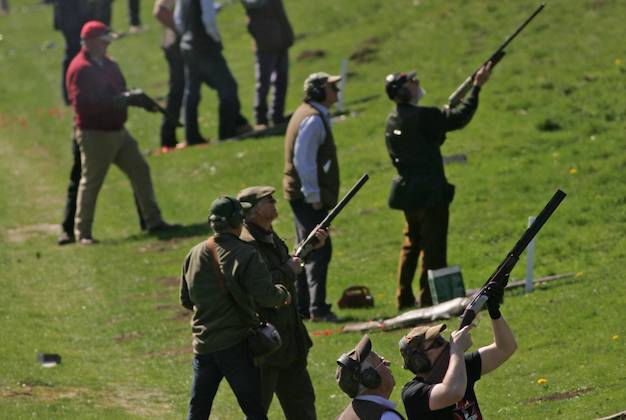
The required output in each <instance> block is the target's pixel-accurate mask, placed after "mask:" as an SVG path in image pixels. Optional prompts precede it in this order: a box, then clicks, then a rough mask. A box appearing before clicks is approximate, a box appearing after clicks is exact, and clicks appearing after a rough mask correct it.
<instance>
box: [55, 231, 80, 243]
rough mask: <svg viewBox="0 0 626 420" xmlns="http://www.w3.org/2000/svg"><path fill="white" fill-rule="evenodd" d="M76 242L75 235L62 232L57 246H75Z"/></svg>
mask: <svg viewBox="0 0 626 420" xmlns="http://www.w3.org/2000/svg"><path fill="white" fill-rule="evenodd" d="M74 242H76V238H75V237H74V235H72V234H69V233H67V232H62V233H61V234H60V235H59V238H58V239H57V244H59V245H67V244H73V243H74Z"/></svg>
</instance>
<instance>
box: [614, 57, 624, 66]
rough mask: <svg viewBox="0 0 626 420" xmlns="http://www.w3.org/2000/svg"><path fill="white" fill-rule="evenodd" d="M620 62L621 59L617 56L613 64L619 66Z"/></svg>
mask: <svg viewBox="0 0 626 420" xmlns="http://www.w3.org/2000/svg"><path fill="white" fill-rule="evenodd" d="M620 64H622V60H620V59H619V58H616V59H615V65H616V66H619V65H620Z"/></svg>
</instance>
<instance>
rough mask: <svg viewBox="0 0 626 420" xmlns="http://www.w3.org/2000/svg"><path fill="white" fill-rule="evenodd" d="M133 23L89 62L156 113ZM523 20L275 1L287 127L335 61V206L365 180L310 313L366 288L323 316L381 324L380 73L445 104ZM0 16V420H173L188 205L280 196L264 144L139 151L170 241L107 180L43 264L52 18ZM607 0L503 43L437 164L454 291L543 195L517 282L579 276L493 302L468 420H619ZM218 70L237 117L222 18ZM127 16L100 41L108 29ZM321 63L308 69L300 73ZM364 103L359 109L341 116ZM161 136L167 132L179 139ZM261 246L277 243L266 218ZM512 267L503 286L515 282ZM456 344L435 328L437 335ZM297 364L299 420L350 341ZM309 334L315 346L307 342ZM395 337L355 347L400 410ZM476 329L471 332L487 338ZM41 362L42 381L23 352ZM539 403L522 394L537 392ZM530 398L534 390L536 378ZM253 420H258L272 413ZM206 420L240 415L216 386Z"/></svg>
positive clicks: (23, 10) (233, 8) (232, 43)
mask: <svg viewBox="0 0 626 420" xmlns="http://www.w3.org/2000/svg"><path fill="white" fill-rule="evenodd" d="M151 3H152V2H150V1H144V2H143V4H142V8H143V9H142V15H143V20H144V23H145V24H146V25H147V30H146V31H145V32H143V33H142V34H140V35H138V36H129V37H126V38H123V39H121V40H119V41H117V42H115V43H114V44H112V45H111V47H110V54H111V55H112V56H113V57H114V58H115V59H116V60H118V62H119V63H120V66H121V68H122V70H123V72H124V74H125V76H126V79H127V81H128V83H129V85H130V86H133V87H141V88H143V89H144V90H146V91H147V92H148V93H150V94H152V95H155V96H162V95H164V94H165V92H166V89H167V86H166V78H167V69H166V65H165V61H164V58H163V56H162V53H161V51H160V50H159V47H158V44H159V37H160V27H159V26H158V24H157V23H156V22H155V21H154V19H153V18H152V17H151V16H150V9H151V6H152V4H151ZM536 6H537V4H536V3H535V2H534V1H529V0H516V1H497V0H483V1H478V0H471V1H463V0H450V1H446V2H441V1H434V0H394V1H384V0H349V1H348V0H340V1H337V0H334V1H333V0H317V1H315V2H309V1H304V0H291V1H286V8H287V11H288V14H289V16H290V19H291V21H292V23H293V26H294V29H295V31H296V33H297V35H298V36H297V39H298V40H297V43H296V44H295V45H294V47H293V48H292V49H291V69H290V70H291V78H290V90H289V96H288V108H289V109H293V108H295V107H296V106H297V105H298V103H299V101H300V100H301V85H302V81H303V80H304V78H305V77H306V75H307V74H309V73H311V72H313V71H318V70H326V71H330V72H337V71H338V69H339V63H340V61H341V59H343V58H348V57H350V56H351V55H353V54H354V58H353V59H352V60H351V61H350V64H349V70H350V77H349V81H348V86H347V89H346V95H347V100H348V103H350V102H351V101H352V104H351V105H350V110H351V111H354V114H353V116H352V117H349V118H347V119H345V120H344V121H337V122H336V123H335V126H334V127H335V128H334V131H335V138H336V139H337V143H338V153H339V159H340V163H341V171H342V173H341V175H342V185H343V190H344V191H345V190H346V189H347V188H348V187H349V186H350V185H351V184H352V183H353V182H354V181H356V180H357V179H358V177H359V176H360V175H361V174H362V173H363V172H368V173H369V174H370V176H371V180H370V181H369V182H368V184H367V185H366V186H365V187H364V189H363V190H362V192H361V193H360V194H359V195H358V196H357V198H356V199H355V200H354V201H353V202H352V203H351V204H350V206H349V207H348V208H347V209H346V211H345V212H344V213H343V214H342V215H341V216H340V217H339V218H338V219H337V220H336V223H335V227H334V230H333V240H334V254H333V262H332V264H331V268H330V279H329V290H328V292H329V297H330V300H331V301H332V302H336V300H337V299H338V298H339V296H340V293H341V291H342V290H343V289H344V288H346V287H347V286H349V285H352V284H366V285H368V286H369V287H370V288H371V290H372V292H373V294H374V297H375V300H376V307H375V308H374V309H371V310H366V311H343V312H340V314H341V315H346V316H351V317H353V318H355V319H358V320H368V319H376V318H382V317H390V316H394V315H395V314H396V311H395V309H394V298H393V296H394V289H395V270H396V263H397V254H398V248H399V246H400V241H401V229H402V223H403V219H402V215H401V214H400V213H399V212H395V211H392V210H389V209H388V208H387V205H386V198H387V193H388V188H389V183H390V180H391V177H392V176H393V174H394V170H393V168H392V167H391V165H390V163H389V159H388V157H387V155H386V152H385V147H384V138H383V124H384V119H385V116H386V114H387V113H388V112H389V110H390V108H391V106H390V105H391V103H390V102H389V101H388V100H387V98H386V96H385V95H384V90H383V80H384V76H385V75H386V74H387V73H389V72H392V71H399V70H408V69H413V68H415V69H417V71H418V77H419V78H420V79H421V81H422V85H423V86H424V88H425V89H426V90H427V92H428V93H427V95H426V97H425V98H424V100H423V102H424V103H425V104H429V105H439V104H443V103H444V102H445V100H446V98H447V96H448V94H449V93H450V92H451V91H452V90H453V89H454V88H455V87H456V86H457V85H458V84H459V83H460V82H461V81H462V80H463V79H464V78H465V77H467V74H468V73H469V72H471V71H473V70H474V69H475V68H476V66H477V65H478V64H479V63H480V62H481V60H484V59H485V58H486V57H487V56H488V54H490V53H491V52H492V50H493V49H494V48H495V47H496V46H497V45H498V44H499V43H500V42H502V40H503V39H504V38H505V36H507V35H508V34H509V33H510V32H511V31H512V30H513V29H514V27H515V26H516V25H518V24H519V23H521V21H522V20H523V19H524V18H525V17H526V15H527V14H529V13H530V12H531V11H532V10H533V9H534V8H535V7H536ZM11 7H12V11H11V14H10V15H9V16H0V34H1V36H0V69H1V70H0V74H1V77H0V290H1V293H0V336H1V337H2V340H0V356H1V360H2V361H1V362H0V418H7V419H22V418H31V417H34V418H55V419H57V418H59V419H60V418H62V419H66V418H81V419H90V418H94V419H96V418H97V419H102V418H111V419H118V418H148V417H152V418H164V419H165V418H168V419H169V418H171V419H176V418H182V417H183V415H184V413H185V410H186V405H187V398H188V389H189V385H190V380H191V363H190V362H191V349H190V328H189V325H188V316H187V314H185V312H184V311H182V309H181V308H180V306H179V305H178V302H177V276H178V273H179V270H180V264H181V262H182V259H183V257H184V255H185V254H186V252H187V250H188V249H189V248H190V247H191V246H193V245H194V244H195V243H197V242H199V241H201V240H202V239H203V238H205V237H206V236H207V235H209V234H210V232H209V229H208V227H207V226H205V225H204V221H205V219H206V213H207V209H208V206H209V204H210V202H211V201H212V200H213V199H214V198H215V197H216V196H217V195H218V194H222V193H229V194H234V193H236V192H237V191H238V190H239V189H241V188H243V187H245V186H248V185H251V184H269V185H275V186H277V187H278V186H280V181H281V172H282V153H283V150H282V149H283V147H282V146H283V145H282V139H281V138H280V137H274V138H267V139H260V140H251V141H246V142H227V143H224V144H212V145H210V146H208V147H205V148H196V149H188V150H182V151H178V152H176V153H173V154H167V155H160V156H154V155H153V156H150V157H149V158H148V162H149V164H150V167H151V170H152V176H153V180H154V183H155V187H156V192H157V197H158V199H159V203H160V206H161V208H162V210H163V213H164V215H165V217H166V218H167V219H168V220H171V221H176V222H180V223H183V224H184V225H185V228H184V229H183V230H181V232H180V234H179V235H177V236H176V237H164V238H156V237H151V236H148V235H145V234H142V233H140V232H139V229H138V225H137V221H136V215H135V210H134V205H133V202H132V194H131V192H130V186H129V183H128V181H127V180H126V179H125V178H124V176H123V175H122V174H121V172H120V171H119V170H118V169H112V170H111V171H110V173H109V175H108V177H107V180H106V182H105V185H104V187H103V189H102V192H101V193H100V198H99V200H98V208H97V215H96V220H95V225H94V235H95V236H96V237H97V238H98V239H100V240H101V241H102V243H101V244H100V245H98V246H93V247H79V246H67V247H58V246H57V245H56V242H55V239H56V234H57V231H56V230H54V229H55V226H54V225H55V224H57V223H58V222H59V221H60V219H61V216H62V210H63V204H64V200H65V188H66V183H67V177H68V173H69V168H70V164H71V152H70V133H71V112H70V110H68V109H67V108H65V107H64V106H63V105H62V103H61V100H60V92H59V90H60V89H59V77H60V75H59V73H60V63H61V56H62V51H63V39H62V36H61V35H60V33H58V32H54V31H53V30H52V29H51V20H52V17H51V12H52V11H51V9H50V7H47V6H43V5H40V2H39V1H36V0H11ZM624 16H626V2H624V1H621V0H553V1H551V2H549V4H548V5H547V6H546V9H545V10H544V12H543V13H542V14H541V15H540V16H539V17H538V18H537V20H536V21H535V22H533V24H532V25H531V26H530V27H529V28H528V30H527V32H524V33H523V34H522V36H521V37H520V38H519V39H518V40H516V41H515V43H514V44H513V45H512V46H511V47H510V48H509V55H507V56H506V57H505V58H504V61H503V62H502V63H501V64H500V65H499V66H498V67H497V69H496V70H495V71H494V74H493V76H492V79H491V80H490V81H489V83H488V84H487V85H486V86H485V88H484V90H483V93H482V95H481V104H480V107H479V110H478V112H477V114H476V116H475V118H474V120H473V121H472V123H471V124H470V125H469V126H468V127H467V128H466V129H464V130H463V131H460V132H457V133H451V134H450V135H449V136H448V140H447V142H446V144H445V145H444V148H443V151H444V154H446V155H450V154H455V153H463V154H465V155H467V158H468V162H467V164H451V165H448V167H447V168H446V171H447V175H448V178H449V180H450V181H451V182H452V183H454V184H455V185H456V187H457V195H456V198H455V201H454V203H453V204H452V207H451V221H450V235H449V262H450V263H458V264H461V266H462V268H463V273H464V277H465V282H466V286H467V287H477V286H479V285H480V284H482V282H483V281H484V280H485V279H486V277H487V276H488V275H489V274H490V273H491V272H492V271H493V269H494V268H495V267H496V265H497V264H498V263H499V262H500V260H501V259H502V258H503V257H504V255H505V253H506V252H507V251H508V250H509V249H510V248H511V247H512V246H513V245H514V243H515V241H516V240H517V239H518V237H519V235H520V234H521V233H522V232H523V230H524V228H525V226H526V221H527V218H528V216H530V215H533V214H536V213H537V212H538V211H539V210H540V209H541V208H542V206H543V205H544V204H545V202H547V200H548V199H549V198H550V197H551V195H552V194H553V192H554V191H555V189H556V188H561V189H563V190H564V191H565V192H567V193H568V197H567V198H566V200H565V202H564V203H563V204H562V205H561V207H560V208H559V209H558V210H557V212H556V213H555V215H554V216H553V218H552V219H551V220H550V222H549V223H548V225H546V226H545V228H544V229H543V230H542V231H541V233H540V235H539V237H538V240H537V254H536V259H537V260H536V271H535V273H536V275H538V276H542V275H549V274H556V273H565V272H577V273H579V274H578V276H577V277H575V278H574V279H572V280H571V281H562V282H558V283H556V284H555V283H552V285H550V286H549V287H544V288H541V289H539V290H537V291H536V292H534V293H532V294H528V295H519V294H517V295H511V296H507V297H506V303H505V305H504V307H503V312H504V314H505V316H506V318H507V319H508V320H509V322H510V324H511V326H512V328H513V330H514V332H515V334H516V336H517V339H518V342H519V350H518V352H517V354H515V356H514V357H513V358H512V359H511V360H510V361H509V362H508V363H507V364H506V365H505V366H504V367H502V368H501V369H499V370H498V371H497V372H495V373H493V374H491V375H489V376H488V377H485V378H484V379H483V380H482V381H481V382H480V383H479V384H478V387H477V393H478V395H479V400H480V405H481V408H482V411H483V414H484V415H485V417H486V418H556V417H559V418H576V419H578V418H581V419H589V418H595V417H600V416H603V415H608V414H610V413H614V412H617V411H620V410H623V409H625V408H626V407H625V405H626V402H625V401H626V391H624V390H625V389H626V375H625V374H624V372H626V362H625V361H626V359H625V358H624V352H625V351H626V345H625V337H626V327H625V323H624V319H625V318H626V311H625V309H624V300H625V298H626V286H625V283H624V273H625V270H624V268H623V266H622V263H623V261H624V257H625V256H626V239H625V238H626V228H625V226H626V182H625V173H626V172H625V169H626V153H625V152H624V150H625V148H624V140H625V139H624V135H625V132H626V131H625V129H626V96H625V95H624V92H625V90H626V47H625V45H626V44H625V43H624V39H625V38H626V28H625V27H624V24H623V19H624ZM218 19H219V27H220V30H221V32H222V36H223V38H224V42H225V46H226V49H225V55H226V58H227V60H228V62H229V65H230V66H231V70H232V71H233V73H234V74H235V76H236V78H237V80H238V83H239V92H240V97H241V101H242V105H243V110H244V112H245V114H246V115H247V116H248V117H251V109H252V100H253V88H254V75H253V55H252V52H251V40H250V37H249V35H248V34H247V33H246V31H245V17H244V13H243V10H242V8H241V6H240V5H239V4H238V2H236V1H233V2H232V4H227V5H226V6H225V7H224V9H223V11H222V12H220V14H219V18H218ZM126 22H127V17H126V4H125V2H124V1H122V0H118V1H116V2H115V15H114V20H113V26H114V27H115V29H117V30H125V29H126ZM313 50H320V51H323V52H324V55H323V56H322V57H317V58H309V59H299V58H298V57H300V56H302V55H305V56H306V55H310V54H307V52H310V51H313ZM362 98H365V99H367V98H370V100H368V101H366V102H361V101H358V100H359V99H362ZM216 104H217V101H216V96H215V94H214V93H213V91H210V90H208V89H206V88H204V90H203V100H202V103H201V116H202V117H201V118H202V119H201V126H202V130H203V133H204V134H205V135H207V136H209V137H211V138H215V137H216V133H217V106H216ZM130 114H131V115H130V120H129V122H128V124H127V127H128V128H129V130H130V131H131V132H132V133H133V134H134V135H135V137H136V138H137V139H138V141H139V142H140V145H141V147H142V149H145V150H149V149H154V148H156V147H157V146H158V143H159V140H158V125H159V122H160V120H159V118H158V117H157V116H155V115H152V114H147V113H144V112H142V111H141V110H131V112H130ZM179 135H180V137H181V138H182V133H179ZM278 206H279V212H280V213H281V217H280V218H279V220H278V221H277V224H276V228H277V231H278V232H279V233H280V234H281V235H282V236H284V237H285V238H287V239H288V240H289V241H290V242H292V241H293V238H294V230H293V226H292V219H291V214H290V210H289V207H288V205H287V204H286V203H285V202H284V201H283V200H279V203H278ZM524 266H525V261H524V259H522V260H521V261H520V264H519V266H518V267H517V268H516V269H515V271H514V272H513V277H517V278H519V277H522V276H523V275H524ZM449 324H450V325H451V326H456V324H457V323H456V320H451V322H450V323H449ZM308 326H309V330H310V331H311V333H312V336H313V341H314V347H313V349H312V351H311V353H310V356H309V367H310V371H311V374H312V376H313V381H314V385H315V389H316V394H317V408H318V414H319V417H320V419H329V418H334V416H336V415H337V414H338V413H339V412H340V410H341V409H342V407H343V406H345V405H346V404H347V402H348V399H347V397H346V396H345V395H343V394H342V393H341V392H340V391H339V389H338V387H337V386H336V385H335V383H334V370H335V360H336V358H337V356H338V355H339V354H340V353H342V352H343V351H346V350H348V349H350V348H351V347H353V346H354V344H356V342H357V341H358V339H359V338H360V336H359V335H356V334H335V328H336V326H334V325H323V324H322V325H320V324H309V325H308ZM326 329H328V330H326ZM402 334H403V331H396V332H391V333H375V334H373V335H372V338H373V342H374V349H375V350H377V351H379V352H380V353H382V354H383V355H384V356H385V358H387V359H389V360H391V361H392V362H393V366H392V369H393V371H394V375H395V377H396V382H397V383H398V386H397V387H396V390H395V391H394V394H393V395H392V399H393V400H395V401H398V402H399V401H400V389H401V385H402V384H404V383H405V382H406V381H408V380H409V379H410V375H409V374H408V373H407V371H403V370H402V369H401V366H402V364H401V358H400V355H399V353H398V351H397V342H398V340H399V338H400V337H401V336H402ZM490 334H491V333H490V328H489V322H488V319H487V317H483V322H481V323H480V325H479V326H478V328H477V329H476V330H475V332H474V334H473V337H474V343H476V345H482V344H486V343H488V342H489V340H490ZM40 351H45V352H54V353H59V354H61V356H62V357H63V362H62V364H61V365H59V366H57V367H55V368H52V369H44V368H42V367H41V366H40V365H39V364H38V363H37V361H36V354H37V352H40ZM542 378H543V379H545V380H547V382H546V383H545V384H538V380H539V379H542ZM542 382H543V381H542ZM281 417H282V412H281V411H280V409H279V407H278V404H277V403H276V402H274V404H273V406H272V408H271V412H270V418H281ZM212 418H216V419H235V418H241V415H240V411H239V408H238V406H237V404H236V402H235V399H234V397H233V395H232V392H231V391H230V389H229V388H228V386H227V385H225V384H223V385H222V387H221V389H220V391H219V393H218V397H217V398H216V401H215V404H214V416H213V417H212Z"/></svg>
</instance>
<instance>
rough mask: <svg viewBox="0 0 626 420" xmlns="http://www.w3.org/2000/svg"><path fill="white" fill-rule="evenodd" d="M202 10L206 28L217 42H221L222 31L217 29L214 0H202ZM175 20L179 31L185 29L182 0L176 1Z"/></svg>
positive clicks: (181, 31)
mask: <svg viewBox="0 0 626 420" xmlns="http://www.w3.org/2000/svg"><path fill="white" fill-rule="evenodd" d="M200 10H201V11H202V23H203V24H204V30H205V31H206V33H207V34H208V35H209V36H210V37H211V38H213V40H214V41H215V42H220V41H221V38H220V33H219V31H218V30H217V20H216V19H215V6H214V5H213V0H200ZM174 22H175V23H176V27H177V28H178V32H179V33H183V32H184V31H185V28H184V25H183V11H182V2H181V1H177V2H176V8H175V9H174Z"/></svg>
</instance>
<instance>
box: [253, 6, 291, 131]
mask: <svg viewBox="0 0 626 420" xmlns="http://www.w3.org/2000/svg"><path fill="white" fill-rule="evenodd" d="M242 3H243V5H244V8H245V10H246V14H247V15H248V32H250V35H252V38H253V39H254V57H255V66H254V69H255V76H256V90H255V93H256V94H255V101H254V119H255V123H256V126H255V128H256V129H257V130H261V129H264V128H267V126H268V125H269V121H270V118H271V121H272V124H274V125H279V124H282V123H284V122H285V99H286V97H287V85H288V84H289V52H288V51H289V47H291V46H292V45H293V41H294V39H293V29H291V24H290V23H289V19H288V18H287V13H286V12H285V6H284V5H283V2H282V0H260V1H259V0H242ZM270 87H271V88H272V89H273V93H272V106H271V109H269V114H268V107H267V94H268V93H269V90H270Z"/></svg>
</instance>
